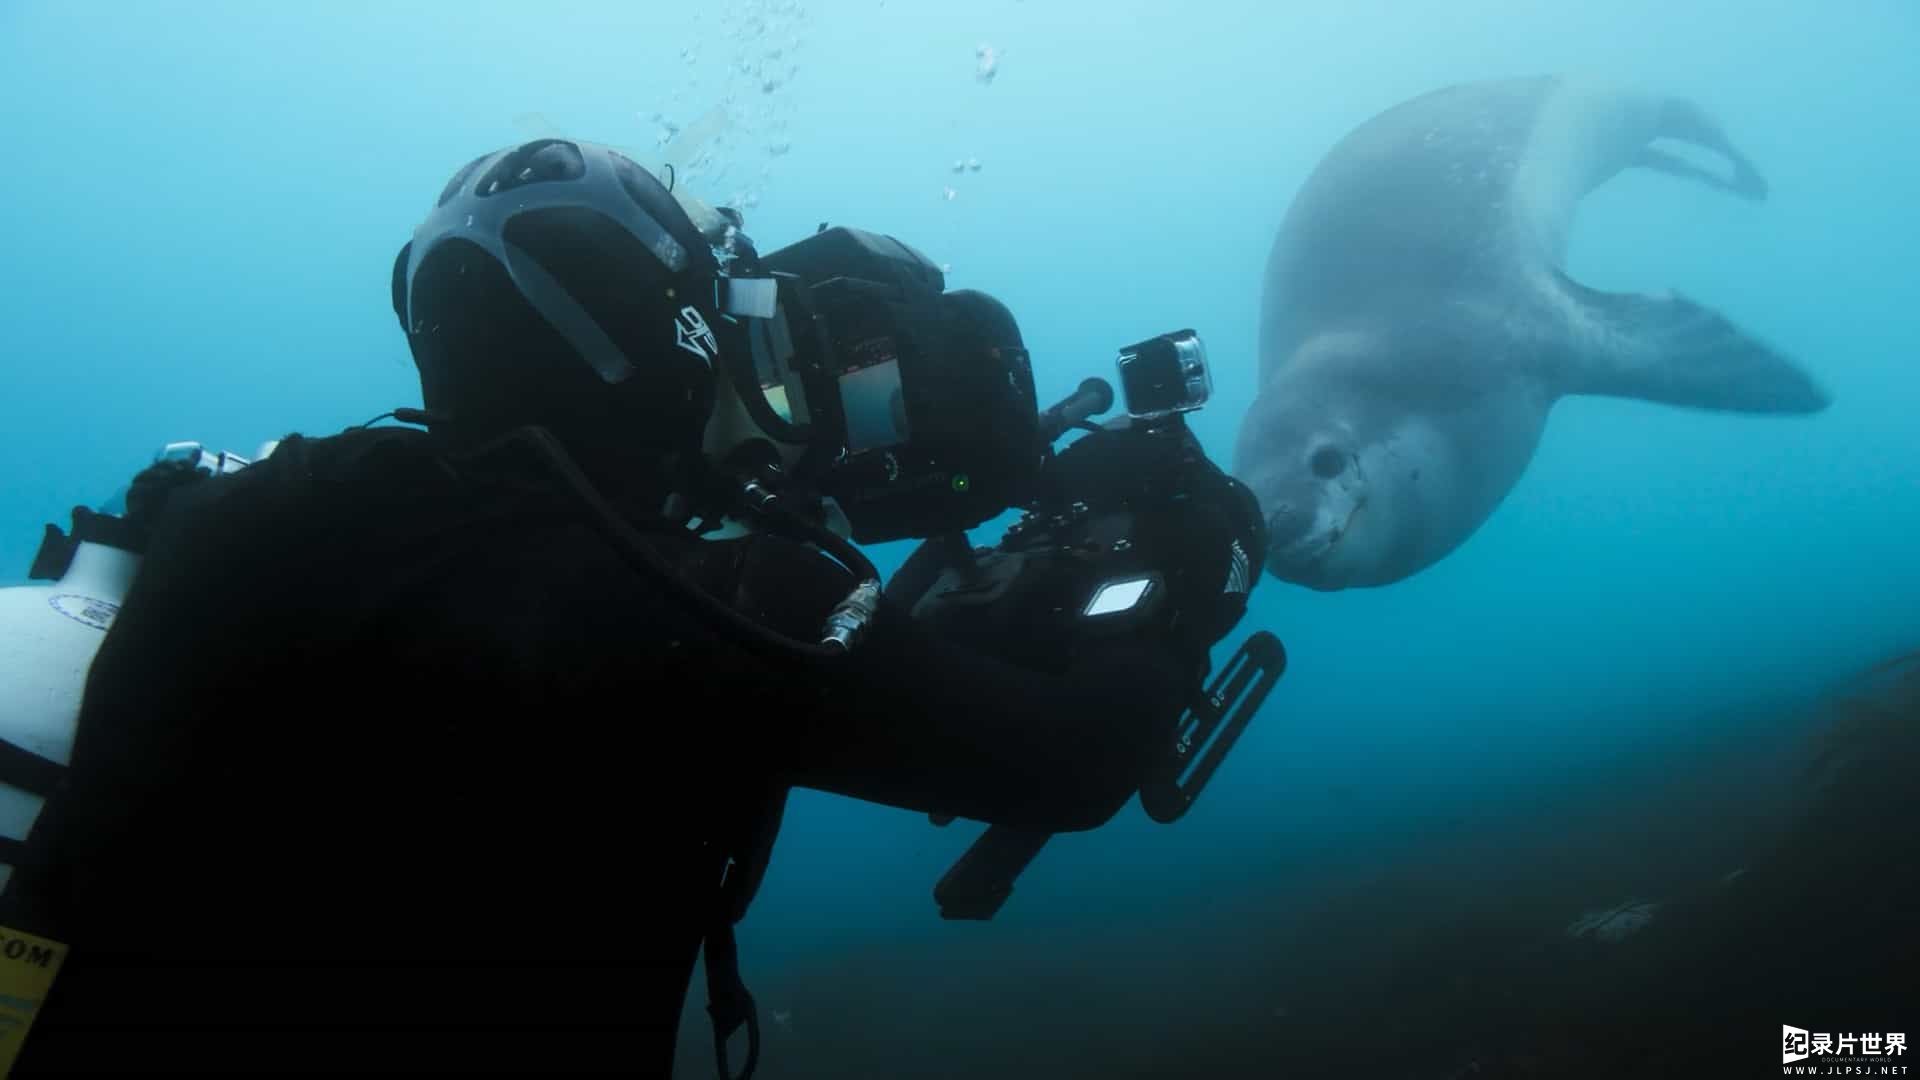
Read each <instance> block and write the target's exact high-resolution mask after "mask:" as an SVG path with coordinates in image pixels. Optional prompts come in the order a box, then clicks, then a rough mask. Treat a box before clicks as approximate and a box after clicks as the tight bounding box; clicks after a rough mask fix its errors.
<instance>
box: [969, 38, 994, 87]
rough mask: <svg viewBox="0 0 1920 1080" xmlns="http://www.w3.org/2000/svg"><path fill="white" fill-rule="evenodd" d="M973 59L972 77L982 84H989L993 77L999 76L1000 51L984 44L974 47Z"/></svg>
mask: <svg viewBox="0 0 1920 1080" xmlns="http://www.w3.org/2000/svg"><path fill="white" fill-rule="evenodd" d="M973 58H974V65H973V77H974V78H976V79H978V80H980V81H981V82H982V83H991V82H993V78H994V76H996V75H998V74H1000V50H998V49H996V48H994V47H993V46H992V45H989V44H987V43H986V42H981V43H980V44H979V45H976V46H975V47H974V50H973Z"/></svg>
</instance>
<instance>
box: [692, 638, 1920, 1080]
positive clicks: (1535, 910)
mask: <svg viewBox="0 0 1920 1080" xmlns="http://www.w3.org/2000/svg"><path fill="white" fill-rule="evenodd" d="M1683 719H1690V720H1695V721H1697V720H1699V718H1698V717H1691V718H1683ZM1722 719H1724V720H1726V721H1733V720H1738V721H1739V723H1738V725H1735V724H1732V723H1729V722H1716V723H1710V724H1706V725H1702V726H1705V727H1710V728H1712V729H1714V730H1716V731H1720V732H1723V734H1721V735H1718V736H1715V737H1713V738H1710V739H1703V740H1702V741H1700V742H1698V743H1697V744H1696V745H1695V746H1694V747H1693V748H1692V749H1691V750H1690V751H1688V752H1686V753H1684V754H1678V755H1676V754H1675V753H1673V752H1672V751H1671V750H1670V749H1663V750H1662V752H1661V753H1659V754H1658V755H1657V756H1655V755H1647V756H1646V757H1644V758H1643V759H1642V760H1639V761H1637V762H1633V763H1628V764H1616V765H1613V766H1611V767H1608V768H1599V767H1596V768H1595V769H1594V770H1593V771H1591V772H1590V773H1588V774H1587V775H1584V776H1568V775H1558V776H1553V777H1542V778H1540V784H1539V787H1538V789H1537V790H1536V791H1534V792H1531V793H1528V794H1526V796H1525V797H1524V801H1521V802H1519V805H1526V806H1530V807H1531V812H1530V813H1525V814H1517V815H1516V814H1514V813H1512V812H1511V807H1512V806H1513V805H1514V804H1515V802H1516V800H1515V799H1514V798H1511V797H1509V796H1508V795H1507V794H1506V793H1503V794H1502V796H1501V797H1500V798H1499V799H1497V800H1494V802H1497V804H1498V809H1490V810H1489V811H1488V812H1487V814H1486V816H1485V818H1484V819H1479V818H1477V817H1462V816H1460V815H1457V814H1456V815H1453V816H1451V817H1450V818H1448V819H1445V820H1436V821H1434V822H1432V823H1431V831H1430V833H1429V834H1428V835H1427V836H1425V837H1424V838H1423V839H1422V840H1421V841H1419V842H1418V843H1414V844H1408V845H1405V846H1404V847H1403V849H1402V850H1401V851H1399V852H1397V853H1386V854H1382V855H1378V856H1376V857H1375V859H1374V862H1373V863H1372V866H1371V867H1370V868H1369V867H1366V866H1343V867H1340V868H1338V869H1336V870H1332V871H1330V872H1326V873H1320V874H1316V873H1315V872H1314V869H1313V868H1312V867H1310V866H1297V867H1295V868H1293V869H1292V870H1290V871H1288V873H1287V875H1286V878H1285V880H1273V881H1270V882H1262V883H1257V884H1256V883H1253V882H1249V883H1248V885H1247V887H1246V889H1245V890H1244V892H1243V894H1242V895H1238V896H1232V897H1224V896H1222V897H1215V898H1212V899H1210V900H1203V901H1189V900H1185V899H1183V898H1179V897H1175V896H1170V898H1169V908H1168V910H1167V921H1166V925H1167V926H1168V927H1169V928H1170V930H1169V932H1168V933H1165V934H1160V935H1155V936H1153V937H1151V938H1140V937H1131V936H1130V937H1118V936H1116V935H1114V934H1112V933H1102V932H1101V930H1100V928H1098V927H1086V926H1077V927H1076V926H1075V925H1073V924H1072V923H1071V922H1068V921H1064V920H1063V921H1062V922H1061V923H1058V924H1054V925H1049V926H1047V927H1045V928H1044V930H1041V931H1028V932H1026V933H1025V934H1024V936H1016V935H1014V934H1011V933H1006V932H1000V931H1001V928H994V931H995V932H989V933H983V934H982V935H980V936H979V937H978V938H977V939H976V940H977V947H970V948H967V949H965V950H961V951H956V950H955V949H953V948H952V947H951V946H950V945H949V946H946V947H943V948H938V949H936V948H932V947H927V946H914V945H890V946H887V947H885V948H879V947H874V948H870V949H867V950H865V951H857V950H844V951H842V952H841V953H839V954H837V955H836V956H835V958H834V959H833V960H832V961H831V962H825V961H820V962H816V963H815V965H814V966H803V967H799V968H795V969H790V970H785V971H781V972H775V973H767V974H764V975H758V976H755V975H752V973H750V977H751V978H753V981H754V984H755V985H754V989H755V992H756V994H757V995H758V996H759V998H760V1000H761V1001H763V1002H765V1001H791V1002H800V1003H804V1012H803V1013H802V1014H801V1015H795V1016H789V1017H787V1018H786V1023H784V1024H783V1023H778V1022H776V1020H775V1019H774V1018H771V1017H768V1018H767V1019H766V1020H765V1027H766V1045H765V1054H764V1059H763V1061H762V1063H761V1067H760V1070H759V1073H758V1075H759V1076H761V1077H764V1078H768V1080H776V1078H787V1077H898V1078H936V1077H937V1078H948V1077H954V1078H958V1077H993V1078H997V1080H1015V1078H1025V1077H1036V1078H1039V1077H1045V1078H1048V1080H1059V1078H1062V1077H1185V1076H1261V1077H1266V1076H1273V1077H1318V1076H1378V1077H1396V1078H1397V1077H1407V1078H1434V1080H1441V1078H1452V1077H1460V1078H1466V1077H1483V1078H1484V1077H1614V1076H1621V1075H1628V1074H1631V1075H1635V1076H1682V1075H1684V1076H1707V1077H1714V1076H1753V1075H1760V1074H1761V1073H1762V1072H1763V1071H1769V1072H1770V1070H1771V1069H1772V1067H1773V1066H1774V1064H1775V1061H1774V1058H1773V1057H1772V1055H1773V1054H1774V1053H1775V1052H1776V1051H1777V1047H1775V1046H1773V1045H1772V1042H1773V1040H1774V1039H1775V1038H1776V1035H1775V1034H1774V1033H1775V1032H1776V1031H1777V1030H1778V1028H1779V1025H1782V1024H1794V1025H1796V1026H1800V1027H1806V1028H1810V1029H1813V1030H1817V1031H1836V1032H1837V1031H1849V1032H1851V1031H1907V1030H1908V1028H1909V1027H1910V1025H1911V1022H1912V1020H1913V1019H1914V1017H1915V1016H1916V1015H1917V1013H1916V1006H1917V1005H1920V991H1916V989H1915V987H1916V975H1920V948H1917V942H1920V928H1917V926H1916V912H1920V871H1917V870H1916V867H1915V862H1914V850H1915V849H1914V839H1913V838H1914V826H1915V823H1916V822H1917V821H1920V784H1916V783H1915V782H1914V781H1915V777H1916V775H1917V774H1920V769H1917V768H1916V766H1920V654H1915V655H1912V656H1907V657H1903V658H1900V659H1898V660H1894V661H1891V662H1889V664H1888V665H1886V666H1884V667H1882V668H1878V669H1875V670H1874V671H1872V672H1868V673H1864V674H1863V675H1862V676H1861V677H1860V678H1859V679H1857V680H1853V681H1850V682H1848V683H1846V684H1843V685H1841V686H1837V687H1835V688H1834V689H1833V691H1832V692H1831V693H1829V694H1827V695H1824V696H1823V697H1822V698H1821V699H1820V700H1818V701H1817V702H1815V703H1813V704H1811V705H1802V706H1796V707H1793V708H1790V709H1783V708H1781V707H1779V706H1774V707H1772V708H1767V707H1765V706H1756V707H1753V708H1750V709H1747V710H1742V712H1741V715H1739V716H1737V717H1725V718H1722ZM1736 726H1737V729H1738V732H1739V733H1738V734H1735V733H1733V729H1734V728H1735V727H1736ZM1642 903H1652V904H1657V905H1658V906H1657V907H1656V908H1653V909H1652V910H1651V916H1652V917H1651V919H1650V920H1648V921H1647V922H1646V923H1645V924H1644V926H1642V927H1641V928H1639V929H1637V930H1634V931H1632V932H1629V933H1625V934H1622V935H1619V936H1613V935H1612V934H1611V931H1613V930H1619V929H1623V928H1627V927H1630V926H1631V925H1632V922H1633V921H1634V919H1635V917H1636V916H1637V915H1638V914H1640V912H1641V911H1642V910H1644V909H1638V908H1636V907H1635V906H1634V905H1638V904H1642ZM1609 912H1610V913H1611V916H1612V918H1611V921H1610V922H1608V924H1607V925H1606V926H1603V927H1601V928H1599V929H1596V930H1591V931H1589V932H1587V933H1584V934H1575V933H1573V932H1572V931H1573V927H1574V925H1575V924H1576V923H1577V922H1578V921H1579V920H1580V919H1581V918H1582V916H1584V915H1589V914H1599V913H1609ZM1610 936H1611V937H1612V938H1613V939H1612V940H1609V939H1608V938H1609V937H1610ZM704 1001H705V998H704V988H703V987H701V986H700V985H699V984H698V983H697V982H696V985H695V987H694V992H693V995H692V997H691V998H690V999H689V1003H688V1013H689V1020H690V1021H691V1022H692V1023H691V1025H690V1026H689V1028H688V1031H689V1033H690V1037H689V1038H688V1039H687V1040H686V1042H685V1043H683V1049H682V1051H681V1055H680V1058H681V1060H680V1067H679V1070H678V1075H679V1076H682V1077H687V1078H696V1077H707V1076H712V1075H714V1073H713V1071H712V1068H713V1063H712V1053H711V1050H710V1048H709V1046H708V1045H707V1042H706V1037H705V1035H706V1033H705V1030H704V1028H703V1027H702V1026H700V1025H703V1024H704V1020H705V1018H704V1015H703V1014H702V1013H701V1012H700V1006H701V1005H703V1004H704ZM1809 1002H1814V1003H1817V1009H1818V1010H1819V1015H1817V1016H1809V1015H1807V1014H1806V1008H1807V1004H1808V1003H1809ZM765 1012H766V1010H765V1007H764V1006H763V1014H764V1013H765ZM736 1045H739V1044H736ZM735 1053H736V1054H737V1053H739V1051H738V1050H737V1049H736V1051H735ZM1887 1060H1889V1061H1890V1062H1896V1063H1897V1062H1901V1061H1904V1060H1905V1058H1904V1057H1902V1058H1891V1059H1887ZM736 1067H737V1060H736Z"/></svg>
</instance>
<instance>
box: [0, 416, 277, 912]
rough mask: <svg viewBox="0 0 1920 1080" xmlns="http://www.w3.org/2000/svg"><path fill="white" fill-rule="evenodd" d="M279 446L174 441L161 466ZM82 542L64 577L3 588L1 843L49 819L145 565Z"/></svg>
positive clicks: (212, 470)
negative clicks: (85, 701)
mask: <svg viewBox="0 0 1920 1080" xmlns="http://www.w3.org/2000/svg"><path fill="white" fill-rule="evenodd" d="M275 445H277V444H276V443H272V442H269V443H266V444H264V445H262V446H261V447H260V450H259V451H258V452H257V453H256V454H255V455H254V457H253V458H251V459H249V458H242V457H240V456H238V455H236V454H232V453H227V452H221V453H212V452H209V451H207V450H205V449H204V448H202V446H201V445H200V444H199V443H171V444H169V445H168V446H167V447H165V448H164V449H162V450H161V451H160V453H159V454H157V455H155V457H154V460H155V461H156V462H159V461H167V460H176V461H186V462H189V463H190V464H191V465H192V466H193V467H195V468H198V469H200V470H202V471H203V472H206V473H209V474H213V475H218V474H220V473H229V472H236V471H238V470H240V469H242V468H245V467H246V466H247V465H250V464H252V463H253V462H254V461H258V460H260V459H261V458H264V457H266V456H267V455H269V454H271V453H272V452H273V448H274V446H275ZM124 497H125V493H124V491H122V493H120V494H118V495H116V496H114V498H113V499H112V500H109V502H108V503H107V504H105V505H103V506H102V507H101V509H100V511H99V512H100V513H102V514H108V515H114V516H117V515H118V514H120V513H123V512H124V506H121V505H119V504H120V503H121V500H123V499H124ZM76 539H78V540H79V542H78V543H77V544H76V545H75V547H74V548H73V551H72V560H71V561H70V562H69V563H68V564H67V567H66V570H65V572H64V573H62V574H61V575H60V578H59V580H57V581H54V582H52V583H51V584H31V585H16V586H11V587H6V588H0V743H5V744H8V745H5V746H0V759H4V761H0V764H5V765H6V766H7V767H6V768H4V769H0V837H4V838H6V839H7V840H12V841H16V842H22V841H25V840H26V838H27V834H28V833H29V832H30V831H31V830H32V829H33V824H34V822H35V821H36V820H38V818H39V816H40V809H41V807H42V806H43V805H44V804H45V801H46V800H45V797H44V795H43V794H42V792H43V791H44V789H45V787H46V786H47V784H46V781H47V780H51V779H57V777H58V775H59V771H60V770H62V769H64V768H65V767H66V765H67V762H68V759H69V755H71V753H72V751H73V738H74V729H75V726H76V724H77V721H78V719H79V715H80V698H81V694H82V692H83V691H84V690H85V688H86V682H87V672H88V670H89V669H90V668H91V667H92V666H93V658H94V654H95V653H96V652H98V651H99V649H100V643H101V642H102V641H104V640H105V639H106V635H107V630H108V628H110V627H111V626H112V625H113V619H114V616H115V615H116V614H118V613H119V610H120V602H121V600H122V599H123V598H124V597H125V596H126V593H127V588H128V586H129V585H131V584H132V582H133V578H134V574H135V572H136V571H137V570H138V569H139V568H140V556H139V555H138V554H136V553H135V552H132V551H127V550H123V549H121V548H119V547H116V546H114V545H112V544H109V543H103V542H99V541H93V540H88V539H85V538H76ZM20 751H25V755H30V756H23V755H22V754H21V753H20ZM29 776H31V777H32V778H33V779H32V780H28V779H27V777H29ZM23 785H25V786H23ZM5 847H6V848H9V849H13V848H14V847H15V845H14V844H7V845H5ZM0 855H4V853H3V852H0ZM12 876H13V861H12V859H11V858H4V857H0V892H4V891H5V890H6V886H7V883H8V882H9V881H10V880H11V878H12Z"/></svg>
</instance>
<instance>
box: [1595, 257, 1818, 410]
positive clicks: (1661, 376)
mask: <svg viewBox="0 0 1920 1080" xmlns="http://www.w3.org/2000/svg"><path fill="white" fill-rule="evenodd" d="M1558 276H1559V279H1560V285H1561V287H1562V288H1563V289H1565V290H1566V293H1567V295H1568V297H1569V298H1571V299H1572V300H1573V301H1574V303H1575V305H1576V306H1577V307H1578V308H1579V310H1580V312H1581V313H1582V315H1583V316H1584V317H1583V318H1578V319H1576V320H1575V323H1576V325H1575V327H1574V330H1573V333H1574V336H1575V340H1576V342H1577V345H1576V348H1575V350H1574V356H1573V358H1572V363H1571V365H1570V366H1569V369H1568V372H1567V377H1566V382H1565V385H1564V387H1563V390H1564V392H1565V393H1569V394H1600V395H1606V396H1609V397H1629V398H1640V399H1643V400H1646V401H1657V402H1661V403H1663V404H1668V405H1683V406H1687V407H1690V408H1696V409H1714V410H1719V411H1725V412H1755V413H1816V412H1819V411H1821V410H1822V409H1825V408H1826V407H1827V406H1828V405H1829V404H1831V403H1832V398H1831V397H1830V396H1829V395H1828V393H1827V392H1826V391H1825V390H1824V389H1822V388H1821V387H1820V386H1819V385H1818V384H1817V383H1815V382H1814V380H1813V377H1812V376H1811V375H1809V374H1808V373H1807V372H1806V371H1805V370H1804V369H1802V368H1801V367H1800V366H1799V365H1798V364H1796V363H1794V362H1793V361H1792V360H1791V359H1789V358H1787V357H1786V356H1784V355H1782V354H1781V353H1779V352H1777V351H1775V350H1774V349H1773V348H1772V347H1771V346H1768V345H1767V344H1765V343H1764V342H1761V341H1759V340H1758V339H1756V338H1754V337H1753V336H1752V335H1750V334H1748V333H1747V332H1746V331H1745V330H1742V329H1741V328H1740V327H1738V326H1735V325H1734V324H1733V323H1732V322H1731V321H1729V320H1728V319H1727V318H1726V316H1724V315H1721V314H1720V313H1719V312H1717V311H1715V310H1713V309H1712V308H1709V307H1704V306H1702V305H1700V304H1697V303H1695V302H1693V301H1692V300H1689V299H1687V298H1686V297H1684V296H1679V295H1677V294H1673V293H1669V294H1667V295H1665V296H1646V295H1641V294H1637V293H1608V292H1601V291H1599V290H1598V289H1589V288H1587V287H1586V286H1584V285H1581V284H1580V283H1579V282H1576V281H1574V280H1573V279H1571V278H1569V277H1567V276H1566V275H1565V274H1560V275H1558Z"/></svg>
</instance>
